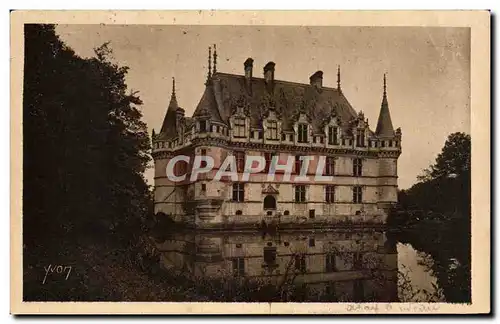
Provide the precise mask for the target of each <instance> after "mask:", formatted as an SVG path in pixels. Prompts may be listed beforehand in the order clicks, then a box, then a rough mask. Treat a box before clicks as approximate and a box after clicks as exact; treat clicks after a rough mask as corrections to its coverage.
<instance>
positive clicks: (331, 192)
mask: <svg viewBox="0 0 500 324" xmlns="http://www.w3.org/2000/svg"><path fill="white" fill-rule="evenodd" d="M325 201H326V202H327V203H334V202H335V186H332V185H328V186H326V187H325Z"/></svg>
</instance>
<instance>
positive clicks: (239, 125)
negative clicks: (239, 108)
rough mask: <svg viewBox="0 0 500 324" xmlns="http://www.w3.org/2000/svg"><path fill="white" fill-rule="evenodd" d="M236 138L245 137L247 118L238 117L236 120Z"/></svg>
mask: <svg viewBox="0 0 500 324" xmlns="http://www.w3.org/2000/svg"><path fill="white" fill-rule="evenodd" d="M233 134H234V137H245V136H246V131H245V118H241V117H236V118H235V119H234V133H233Z"/></svg>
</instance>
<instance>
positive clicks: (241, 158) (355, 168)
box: [174, 149, 363, 177]
mask: <svg viewBox="0 0 500 324" xmlns="http://www.w3.org/2000/svg"><path fill="white" fill-rule="evenodd" d="M201 155H203V156H204V155H206V150H205V149H202V151H201ZM275 156H278V153H269V152H265V153H264V160H265V167H264V170H263V171H262V172H265V173H267V172H269V169H270V167H271V163H272V160H273V158H274V157H275ZM234 157H235V160H236V169H237V171H238V172H243V171H244V169H245V152H239V151H238V152H234ZM300 158H301V156H300V155H297V156H295V164H294V169H293V172H294V173H295V174H298V173H300V170H301V169H302V163H303V161H302V160H301V159H300ZM190 161H193V159H190ZM205 163H206V161H201V164H200V167H202V168H203V167H205ZM190 166H192V165H190ZM187 171H188V164H187V163H185V162H184V161H179V162H177V163H176V164H175V165H174V175H176V176H182V175H184V174H186V173H187ZM323 175H324V176H333V175H335V158H334V157H331V156H329V157H326V159H325V166H324V169H323ZM352 175H353V176H355V177H361V176H362V175H363V160H362V159H360V158H355V159H353V163H352Z"/></svg>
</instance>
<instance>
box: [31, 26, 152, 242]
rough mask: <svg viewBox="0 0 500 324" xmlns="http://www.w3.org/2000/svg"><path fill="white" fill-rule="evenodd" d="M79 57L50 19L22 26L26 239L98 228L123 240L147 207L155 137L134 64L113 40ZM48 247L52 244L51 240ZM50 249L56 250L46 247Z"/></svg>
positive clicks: (72, 235)
mask: <svg viewBox="0 0 500 324" xmlns="http://www.w3.org/2000/svg"><path fill="white" fill-rule="evenodd" d="M95 53H96V57H95V58H90V59H82V58H80V57H78V56H77V55H76V54H75V53H74V51H73V50H71V49H70V48H68V47H67V46H66V45H65V44H64V43H63V42H62V41H61V40H60V39H59V37H58V36H57V35H56V33H55V29H54V26H52V25H25V69H24V71H25V75H24V92H23V109H24V120H23V135H24V136H23V144H24V161H23V163H24V165H23V170H24V177H23V184H24V185H23V208H24V209H23V227H24V240H25V243H26V244H28V245H30V246H38V245H40V244H41V243H44V244H48V242H49V241H50V238H51V237H52V238H58V239H57V240H56V241H59V240H60V239H61V237H67V238H68V239H69V240H70V241H74V240H73V238H75V237H78V236H85V235H86V234H89V233H93V234H94V235H95V236H96V239H97V238H98V237H100V235H97V233H98V232H96V231H104V232H107V233H108V234H113V233H114V234H117V235H114V236H113V237H114V238H116V239H123V238H125V237H130V235H132V234H134V233H137V232H139V230H140V226H139V225H140V222H141V220H142V218H144V217H146V215H147V214H148V213H149V212H151V206H152V205H151V193H150V190H149V187H148V186H147V184H146V181H145V179H144V177H143V173H144V171H145V169H146V167H147V164H148V161H149V149H150V141H149V138H148V134H147V129H146V125H145V123H144V122H143V121H141V117H142V114H141V112H140V110H139V109H138V107H139V106H140V105H141V104H142V102H141V100H140V98H139V97H138V96H137V93H136V92H133V91H128V90H127V85H126V82H125V77H126V74H127V71H128V67H120V66H118V65H117V64H116V63H113V62H112V58H111V54H112V51H111V49H110V46H109V44H108V43H106V44H104V45H103V46H101V47H99V48H97V49H96V50H95ZM47 249H48V248H47ZM48 250H50V249H48Z"/></svg>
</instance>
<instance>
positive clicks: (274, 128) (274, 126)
mask: <svg viewBox="0 0 500 324" xmlns="http://www.w3.org/2000/svg"><path fill="white" fill-rule="evenodd" d="M267 136H268V137H267V139H269V140H277V139H278V122H276V121H274V120H271V121H268V122H267Z"/></svg>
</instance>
